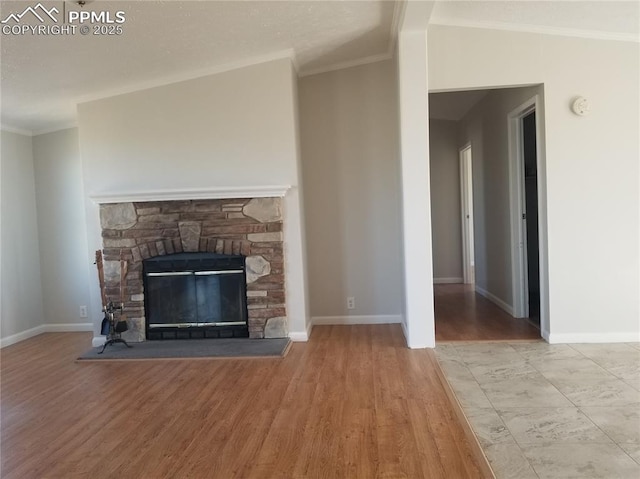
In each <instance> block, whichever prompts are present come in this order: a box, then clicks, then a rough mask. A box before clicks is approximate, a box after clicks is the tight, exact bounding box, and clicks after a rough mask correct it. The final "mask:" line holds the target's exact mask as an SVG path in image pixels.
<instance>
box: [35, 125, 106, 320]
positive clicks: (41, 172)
mask: <svg viewBox="0 0 640 479" xmlns="http://www.w3.org/2000/svg"><path fill="white" fill-rule="evenodd" d="M33 156H34V165H35V168H34V169H35V185H36V202H37V207H38V233H39V236H40V265H41V272H42V297H43V304H44V305H45V318H46V321H47V323H49V324H60V323H62V324H67V325H69V324H74V323H87V322H89V319H87V318H81V317H80V312H79V310H80V306H82V305H88V304H89V283H90V282H91V283H97V281H98V276H97V272H96V271H95V268H94V267H93V266H91V270H90V271H89V268H90V262H89V261H87V258H86V251H87V231H86V222H85V210H84V190H83V187H82V164H81V162H80V152H79V147H78V130H77V129H76V128H72V129H67V130H61V131H57V132H54V133H49V134H46V135H39V136H35V137H34V138H33Z"/></svg>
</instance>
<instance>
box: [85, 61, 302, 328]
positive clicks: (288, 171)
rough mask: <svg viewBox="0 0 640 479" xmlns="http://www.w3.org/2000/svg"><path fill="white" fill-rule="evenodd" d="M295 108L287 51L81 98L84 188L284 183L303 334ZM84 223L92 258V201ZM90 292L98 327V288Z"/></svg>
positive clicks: (291, 295)
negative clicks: (206, 72) (133, 89)
mask: <svg viewBox="0 0 640 479" xmlns="http://www.w3.org/2000/svg"><path fill="white" fill-rule="evenodd" d="M296 107H297V106H296V100H295V82H294V75H293V73H292V65H291V61H290V60H289V59H282V60H276V61H272V62H268V63H262V64H259V65H253V66H250V67H246V68H242V69H238V70H233V71H228V72H225V73H220V74H217V75H210V76H207V77H202V78H198V79H194V80H189V81H184V82H180V83H175V84H171V85H167V86H162V87H157V88H151V89H148V90H143V91H138V92H135V93H130V94H126V95H121V96H116V97H111V98H107V99H103V100H97V101H93V102H90V103H84V104H81V105H79V107H78V118H79V130H80V152H81V157H82V165H83V175H84V187H85V194H86V196H87V197H89V196H91V195H94V194H98V193H108V194H118V193H131V192H138V193H139V192H141V191H170V190H185V189H193V188H196V189H197V188H204V189H207V188H211V187H234V186H236V187H245V186H266V185H291V186H292V188H291V190H289V192H288V193H287V195H286V197H285V205H284V209H285V215H286V216H285V231H284V240H285V260H286V268H287V284H286V287H287V307H288V316H289V330H290V332H295V333H298V334H306V326H307V314H306V295H305V288H306V278H305V273H304V266H303V256H304V244H303V236H302V222H301V204H300V201H301V200H300V195H301V191H300V189H301V185H300V184H299V171H298V161H299V154H298V138H297V124H296V114H297V113H296ZM87 223H88V230H89V236H88V247H89V251H88V252H87V257H88V258H93V254H94V251H95V250H97V249H99V248H100V246H101V238H100V226H99V219H98V209H97V206H96V205H95V204H93V203H92V202H91V201H90V200H87ZM91 294H92V306H93V308H92V310H93V313H94V315H95V316H94V318H95V320H94V324H95V326H96V330H97V327H98V321H97V319H98V318H99V315H98V311H99V294H98V291H97V288H93V290H92V292H91Z"/></svg>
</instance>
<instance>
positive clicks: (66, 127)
mask: <svg viewBox="0 0 640 479" xmlns="http://www.w3.org/2000/svg"><path fill="white" fill-rule="evenodd" d="M71 128H78V123H77V122H76V121H72V122H68V123H61V124H60V125H58V126H53V127H51V128H45V129H44V130H37V131H34V132H33V136H39V135H47V134H49V133H55V132H57V131H62V130H69V129H71Z"/></svg>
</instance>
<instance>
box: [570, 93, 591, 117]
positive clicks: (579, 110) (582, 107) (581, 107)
mask: <svg viewBox="0 0 640 479" xmlns="http://www.w3.org/2000/svg"><path fill="white" fill-rule="evenodd" d="M590 110H591V105H589V100H587V99H586V98H585V97H583V96H579V97H578V98H576V99H575V100H573V103H572V104H571V111H572V112H574V113H575V114H576V115H580V116H585V115H586V114H588V113H589V111H590Z"/></svg>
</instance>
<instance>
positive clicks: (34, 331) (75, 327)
mask: <svg viewBox="0 0 640 479" xmlns="http://www.w3.org/2000/svg"><path fill="white" fill-rule="evenodd" d="M85 331H93V324H92V323H56V324H41V325H40V326H36V327H35V328H31V329H27V330H26V331H22V332H21V333H17V334H12V335H11V336H7V337H6V338H2V339H0V348H4V347H5V346H11V345H12V344H16V343H19V342H20V341H24V340H25V339H29V338H33V337H35V336H38V335H39V334H42V333H76V332H85Z"/></svg>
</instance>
